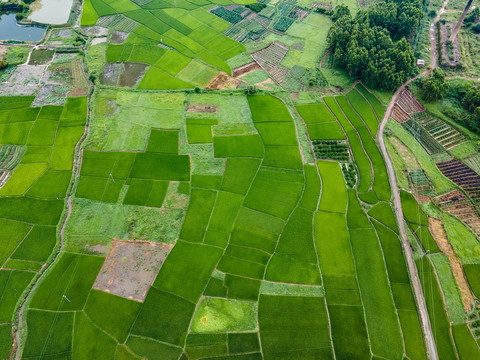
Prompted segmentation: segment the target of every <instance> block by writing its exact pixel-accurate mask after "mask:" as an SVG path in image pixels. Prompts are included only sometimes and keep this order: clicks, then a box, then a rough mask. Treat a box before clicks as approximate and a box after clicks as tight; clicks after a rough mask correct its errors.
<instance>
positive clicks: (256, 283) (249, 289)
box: [224, 274, 262, 301]
mask: <svg viewBox="0 0 480 360" xmlns="http://www.w3.org/2000/svg"><path fill="white" fill-rule="evenodd" d="M261 283H262V282H261V281H260V280H255V279H247V278H244V277H241V276H235V275H231V274H227V275H226V276H225V281H224V285H225V286H226V287H227V293H228V298H230V299H237V300H251V301H257V299H258V293H259V292H260V285H261Z"/></svg>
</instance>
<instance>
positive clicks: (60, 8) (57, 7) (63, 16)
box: [29, 0, 73, 25]
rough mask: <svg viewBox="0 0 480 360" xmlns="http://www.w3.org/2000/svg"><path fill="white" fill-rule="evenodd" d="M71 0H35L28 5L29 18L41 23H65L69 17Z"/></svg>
mask: <svg viewBox="0 0 480 360" xmlns="http://www.w3.org/2000/svg"><path fill="white" fill-rule="evenodd" d="M72 3H73V0H36V1H35V2H33V3H32V5H30V9H31V10H32V13H31V15H30V16H29V19H30V20H32V21H36V22H38V23H42V24H52V25H61V24H65V23H66V22H67V21H68V18H69V17H70V10H71V9H72Z"/></svg>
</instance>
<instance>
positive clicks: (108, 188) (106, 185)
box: [76, 176, 123, 203]
mask: <svg viewBox="0 0 480 360" xmlns="http://www.w3.org/2000/svg"><path fill="white" fill-rule="evenodd" d="M122 187H123V181H121V180H117V181H115V180H114V179H112V178H103V177H96V176H80V181H79V182H78V187H77V192H76V196H77V197H79V198H84V199H90V200H97V201H103V202H110V203H115V202H117V200H118V196H119V195H120V191H121V190H122Z"/></svg>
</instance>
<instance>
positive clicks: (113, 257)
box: [93, 239, 173, 302]
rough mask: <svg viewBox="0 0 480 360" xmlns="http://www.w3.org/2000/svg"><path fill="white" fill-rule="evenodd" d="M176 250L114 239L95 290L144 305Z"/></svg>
mask: <svg viewBox="0 0 480 360" xmlns="http://www.w3.org/2000/svg"><path fill="white" fill-rule="evenodd" d="M172 247H173V244H165V243H157V242H149V241H125V240H118V239H114V240H113V242H112V246H111V248H110V251H109V252H108V255H107V257H106V259H105V262H104V263H103V266H102V269H101V270H100V272H99V274H98V276H97V279H96V280H95V283H94V284H93V288H94V289H98V290H101V291H104V292H107V293H110V294H115V295H118V296H121V297H124V298H127V299H131V300H135V301H140V302H143V301H144V300H145V297H146V296H147V292H148V289H150V286H151V285H152V284H153V281H154V280H155V277H156V276H157V274H158V272H159V270H160V268H161V267H162V265H163V262H164V261H165V259H166V257H167V255H168V253H169V252H170V250H171V249H172Z"/></svg>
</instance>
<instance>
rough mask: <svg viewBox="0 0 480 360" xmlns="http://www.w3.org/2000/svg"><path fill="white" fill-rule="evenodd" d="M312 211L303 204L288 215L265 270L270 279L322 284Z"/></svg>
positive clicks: (267, 277)
mask: <svg viewBox="0 0 480 360" xmlns="http://www.w3.org/2000/svg"><path fill="white" fill-rule="evenodd" d="M312 223H313V212H311V211H308V210H305V209H303V208H301V207H298V208H296V209H295V211H294V212H293V213H292V214H291V216H290V217H289V219H288V221H287V223H286V225H285V227H284V229H283V231H282V235H281V236H280V240H279V242H278V245H277V248H276V251H275V254H274V255H273V257H272V259H271V261H270V263H269V265H268V268H267V272H266V279H268V280H271V281H278V282H285V283H296V284H309V285H319V284H321V279H320V272H319V268H318V263H317V254H316V251H315V247H314V242H313V233H312Z"/></svg>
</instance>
